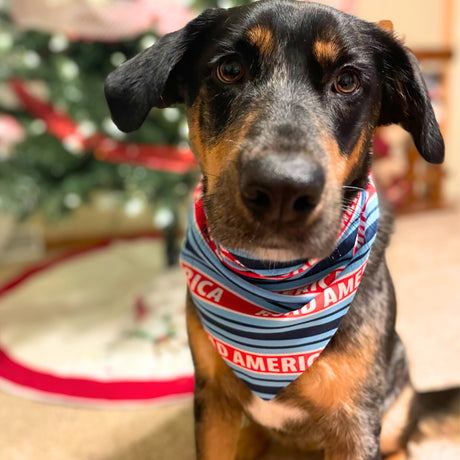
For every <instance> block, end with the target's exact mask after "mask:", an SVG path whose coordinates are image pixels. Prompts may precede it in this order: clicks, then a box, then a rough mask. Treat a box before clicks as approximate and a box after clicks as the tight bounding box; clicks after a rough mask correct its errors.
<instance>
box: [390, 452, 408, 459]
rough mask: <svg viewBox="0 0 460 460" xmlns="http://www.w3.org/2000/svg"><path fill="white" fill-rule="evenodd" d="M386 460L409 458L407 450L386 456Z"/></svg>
mask: <svg viewBox="0 0 460 460" xmlns="http://www.w3.org/2000/svg"><path fill="white" fill-rule="evenodd" d="M385 460H407V455H406V453H405V452H402V451H401V452H398V453H396V454H393V455H390V456H389V457H385Z"/></svg>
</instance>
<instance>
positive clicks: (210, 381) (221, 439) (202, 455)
mask: <svg viewBox="0 0 460 460" xmlns="http://www.w3.org/2000/svg"><path fill="white" fill-rule="evenodd" d="M187 330H188V335H189V342H190V348H191V350H192V356H193V362H194V365H195V399H194V415H195V442H196V449H197V460H234V459H235V457H236V449H237V442H238V435H239V431H240V428H241V420H242V409H241V406H240V405H239V403H238V401H239V400H240V397H241V392H243V393H244V390H247V389H245V388H242V387H241V385H242V383H241V382H240V381H238V379H237V378H236V377H235V375H234V374H233V373H232V371H231V370H230V368H229V367H228V366H227V365H226V364H225V362H224V360H223V359H222V358H221V357H220V355H219V354H218V353H217V352H216V350H215V348H214V346H213V345H212V343H211V342H210V340H209V339H208V336H207V334H206V332H205V331H204V329H203V326H202V325H201V321H200V319H199V317H198V314H197V312H196V309H195V306H194V304H193V301H192V300H191V298H190V296H188V298H187ZM247 391H248V390H247Z"/></svg>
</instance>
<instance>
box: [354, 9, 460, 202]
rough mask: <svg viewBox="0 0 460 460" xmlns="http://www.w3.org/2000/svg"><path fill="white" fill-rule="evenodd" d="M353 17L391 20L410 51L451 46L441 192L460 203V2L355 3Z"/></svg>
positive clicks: (375, 20)
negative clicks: (451, 54)
mask: <svg viewBox="0 0 460 460" xmlns="http://www.w3.org/2000/svg"><path fill="white" fill-rule="evenodd" d="M355 14H356V15H357V16H359V17H361V18H363V19H366V20H368V21H373V22H377V21H380V20H382V19H390V20H391V21H392V22H393V25H394V27H395V32H396V34H397V35H398V36H399V37H401V38H403V39H404V41H405V43H406V44H407V45H408V46H409V47H410V48H413V49H420V48H423V49H427V48H428V49H432V48H436V47H443V46H446V44H448V43H451V46H452V48H453V51H454V59H453V62H452V64H451V65H450V68H449V76H448V113H449V115H448V119H447V123H446V129H445V133H444V134H445V141H446V162H445V170H446V172H447V177H446V183H445V188H444V191H445V196H446V198H447V200H448V201H449V202H453V203H457V204H460V129H459V127H460V84H459V83H460V56H459V55H460V0H440V1H438V0H386V1H370V0H356V6H355Z"/></svg>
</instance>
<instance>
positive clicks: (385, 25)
mask: <svg viewBox="0 0 460 460" xmlns="http://www.w3.org/2000/svg"><path fill="white" fill-rule="evenodd" d="M377 26H378V27H380V29H382V30H384V31H385V32H393V30H394V27H393V23H392V22H391V21H390V20H389V19H383V20H382V21H379V22H378V23H377Z"/></svg>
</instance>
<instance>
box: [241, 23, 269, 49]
mask: <svg viewBox="0 0 460 460" xmlns="http://www.w3.org/2000/svg"><path fill="white" fill-rule="evenodd" d="M246 37H247V39H248V40H249V43H250V44H251V45H254V46H257V48H259V50H260V52H261V54H269V53H270V52H271V51H273V48H274V39H273V33H272V31H271V30H270V29H269V28H268V27H263V26H260V25H257V26H255V27H253V28H252V29H249V30H248V31H247V32H246Z"/></svg>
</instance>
